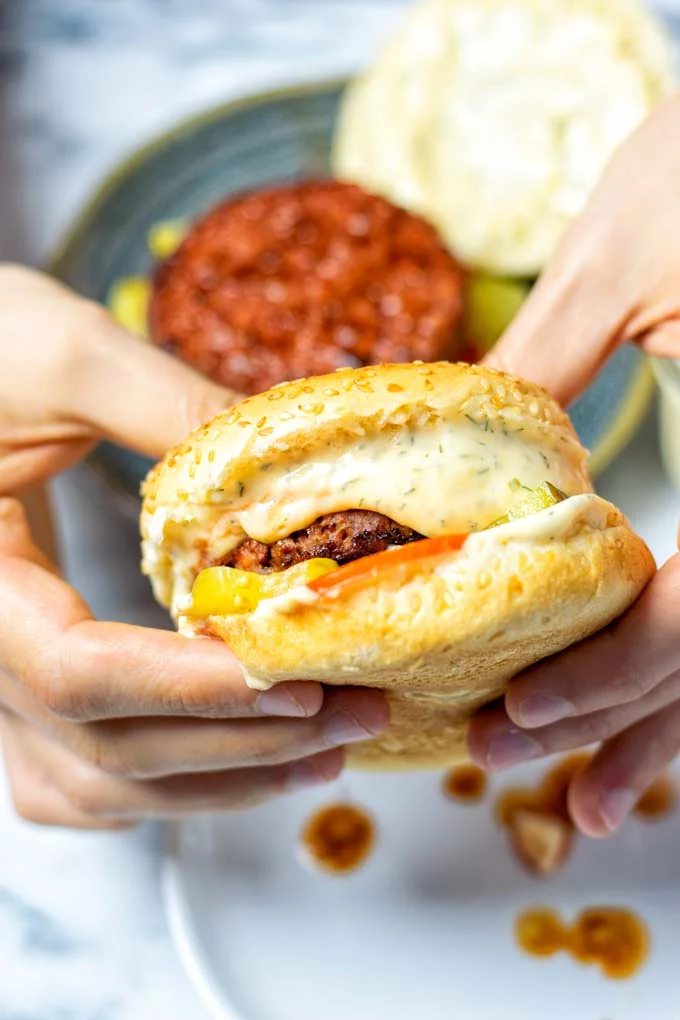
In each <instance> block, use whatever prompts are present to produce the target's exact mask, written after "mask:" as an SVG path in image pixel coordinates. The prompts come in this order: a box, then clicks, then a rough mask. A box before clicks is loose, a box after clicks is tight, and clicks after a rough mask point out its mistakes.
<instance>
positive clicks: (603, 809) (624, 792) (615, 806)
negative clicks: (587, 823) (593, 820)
mask: <svg viewBox="0 0 680 1020" xmlns="http://www.w3.org/2000/svg"><path fill="white" fill-rule="evenodd" d="M639 796H640V795H639V794H638V793H635V792H634V791H633V790H628V789H626V788H625V787H618V788H615V789H613V790H607V792H606V793H604V794H603V795H602V798H601V800H600V818H601V819H602V821H603V822H604V824H605V825H606V826H607V828H608V829H609V831H610V832H616V830H617V829H618V827H619V826H620V825H621V822H622V821H623V820H624V819H625V818H627V817H628V815H629V814H630V813H631V811H632V810H633V808H634V807H635V804H636V803H637V800H638V798H639Z"/></svg>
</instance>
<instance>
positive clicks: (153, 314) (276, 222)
mask: <svg viewBox="0 0 680 1020" xmlns="http://www.w3.org/2000/svg"><path fill="white" fill-rule="evenodd" d="M462 310H463V273H462V270H461V268H460V266H459V265H458V264H457V262H456V261H455V260H454V259H453V257H452V256H451V255H450V254H449V253H448V251H447V250H446V249H445V248H444V246H443V244H442V243H441V241H440V240H439V237H438V235H437V233H436V231H435V230H434V228H433V227H432V226H430V225H429V224H428V223H427V222H426V221H425V220H423V219H420V218H419V217H417V216H414V215H412V214H411V213H408V212H406V211H404V210H402V209H399V208H397V207H396V206H394V205H392V204H391V203H389V202H388V201H386V200H385V199H382V198H378V197H376V196H374V195H370V194H368V193H366V192H365V191H363V190H362V189H361V188H359V187H356V186H355V185H350V184H344V183H341V182H338V181H313V182H306V183H303V184H293V185H285V186H281V187H276V188H272V189H269V190H265V191H258V192H253V193H250V194H246V195H241V196H238V197H236V198H231V199H228V200H227V201H226V202H223V203H222V204H221V205H219V206H217V207H216V208H214V209H213V210H212V211H210V212H209V213H208V214H207V215H206V216H204V217H203V219H201V220H200V221H199V222H198V223H197V224H196V225H195V226H194V227H193V228H192V230H191V231H190V233H189V234H188V236H187V238H186V239H185V240H184V242H183V243H182V244H181V245H180V247H179V249H178V251H177V252H176V253H175V254H174V255H173V256H172V257H171V258H170V259H168V260H167V261H166V262H164V263H162V264H161V266H160V267H159V269H158V271H157V273H156V277H155V280H154V285H153V293H152V298H151V308H150V329H151V335H152V338H153V339H154V340H155V341H156V342H157V343H158V344H161V345H162V346H164V347H166V348H167V349H169V350H171V351H172V352H174V353H176V354H177V355H178V356H179V357H180V358H182V359H183V360H184V361H187V362H189V363H190V364H192V365H194V366H195V367H196V368H198V369H199V370H200V371H201V372H203V373H204V374H205V375H208V376H210V377H211V378H213V379H214V380H216V381H217V382H220V383H222V384H224V385H226V386H229V387H231V388H233V389H236V390H239V391H240V392H243V393H255V392H259V391H261V390H264V389H267V388H268V387H270V386H273V385H275V384H276V383H279V382H283V381H285V380H287V379H293V378H297V377H301V376H309V375H317V374H321V373H324V372H328V371H332V370H333V369H336V368H341V367H346V366H359V365H363V364H377V363H380V362H395V361H413V360H422V361H435V360H437V359H440V358H447V359H451V360H456V359H459V358H462V357H464V356H465V353H466V352H465V349H464V341H463V333H462V325H461V318H462Z"/></svg>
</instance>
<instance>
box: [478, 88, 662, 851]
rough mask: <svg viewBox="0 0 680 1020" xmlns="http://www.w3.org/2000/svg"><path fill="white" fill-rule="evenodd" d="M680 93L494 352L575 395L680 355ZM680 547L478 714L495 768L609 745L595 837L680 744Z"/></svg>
mask: <svg viewBox="0 0 680 1020" xmlns="http://www.w3.org/2000/svg"><path fill="white" fill-rule="evenodd" d="M679 137H680V98H676V99H673V100H671V101H670V102H668V103H667V104H666V105H665V106H663V107H662V108H661V109H659V110H658V111H657V113H655V114H654V115H653V116H652V117H650V119H649V120H648V121H647V122H646V123H645V124H644V125H643V126H642V127H641V128H640V129H639V130H638V131H637V132H636V133H635V134H634V135H633V136H632V137H631V138H630V139H629V140H628V142H627V143H626V144H625V145H624V146H623V147H622V148H621V150H620V151H619V153H618V154H617V155H616V156H615V157H614V159H613V161H612V163H611V164H610V166H609V168H608V169H607V171H606V172H605V174H604V176H603V178H602V181H601V182H600V184H599V186H598V188H597V189H596V191H595V193H594V194H593V197H592V199H591V201H590V203H589V205H588V207H587V209H586V211H585V212H584V214H583V215H582V216H581V217H580V219H579V220H577V221H576V222H575V223H574V225H573V226H572V228H571V229H570V230H569V231H568V233H567V235H566V236H565V238H564V241H563V243H562V244H561V245H560V247H559V249H558V251H557V253H556V255H555V257H554V258H553V259H552V261H551V263H550V265H549V266H548V267H547V269H546V271H545V273H544V274H543V276H542V277H541V280H540V281H539V282H538V284H537V285H536V287H535V288H534V290H533V291H532V293H531V295H530V297H529V299H528V300H527V302H526V305H525V307H524V308H523V309H522V312H521V313H520V314H519V316H518V317H517V319H516V320H515V322H514V323H513V324H512V326H511V327H510V328H509V329H508V331H507V333H506V334H505V336H504V337H503V338H502V339H501V341H500V343H499V344H498V346H497V347H496V349H495V350H494V351H493V352H492V354H491V355H490V357H489V358H488V359H487V360H488V363H490V364H492V365H494V366H495V367H497V368H503V369H505V370H506V371H509V372H512V373H514V374H516V375H520V376H525V377H526V378H528V379H532V380H534V381H536V382H538V383H540V384H542V385H543V386H545V387H546V388H547V389H548V390H549V391H550V392H551V393H552V394H553V395H554V396H556V397H557V398H558V399H559V400H561V401H563V402H565V403H567V402H569V401H571V400H572V399H573V398H574V397H576V396H577V395H578V394H579V393H580V392H581V391H582V390H583V389H584V388H585V386H587V385H588V383H589V382H590V381H591V380H592V378H593V377H594V375H595V374H596V372H597V371H598V370H599V369H600V368H601V367H602V365H603V364H604V362H605V361H606V360H607V358H608V357H609V356H610V355H611V354H612V353H613V351H614V350H616V349H617V348H618V347H619V346H621V345H622V344H624V343H628V342H632V343H636V344H638V345H639V346H641V347H642V348H643V349H644V350H646V351H647V352H648V353H650V354H654V355H657V356H660V357H666V356H667V357H680V286H679V285H678V281H680V185H679V184H678V182H679V181H680V144H678V141H677V139H678V138H679ZM679 615H680V555H676V556H674V557H672V558H671V559H670V560H669V562H668V563H666V564H665V566H664V567H663V568H662V569H661V570H660V571H659V572H658V573H657V575H656V576H655V577H654V578H653V580H652V581H651V583H650V584H649V586H648V587H647V589H646V591H645V592H644V593H643V595H642V596H641V598H640V599H639V600H638V602H637V603H636V604H635V605H634V606H633V607H632V608H631V609H630V610H629V612H628V613H627V614H625V615H624V616H623V617H622V618H621V619H620V620H619V621H617V622H615V623H614V624H612V625H611V626H610V627H609V628H607V629H606V630H605V631H603V632H602V633H601V634H599V635H596V636H595V637H593V638H591V639H589V640H588V641H585V642H584V643H582V644H580V645H578V646H576V647H574V648H571V649H569V650H568V651H566V652H564V653H562V654H561V655H558V656H556V657H554V658H553V659H550V660H548V661H546V662H544V663H541V664H539V665H537V666H535V667H533V668H532V669H530V670H528V671H527V672H526V673H524V674H523V675H522V676H520V677H518V678H516V679H515V680H514V681H513V683H512V684H511V685H510V688H509V690H508V692H507V695H506V697H505V701H504V703H503V704H502V705H496V706H493V707H492V708H490V709H488V710H486V711H484V712H483V713H481V714H480V715H479V716H478V718H477V719H476V720H475V722H474V724H473V726H472V729H471V733H470V749H471V753H472V755H473V757H474V758H475V759H476V760H477V761H478V762H480V763H482V764H486V765H488V766H489V767H491V768H493V769H502V768H506V767H508V766H510V765H512V764H515V763H517V762H519V761H522V760H527V759H529V758H536V757H539V756H541V755H544V754H550V753H552V752H553V751H563V750H567V749H571V748H575V747H578V746H581V745H585V744H589V743H592V742H599V741H603V743H602V746H601V748H600V749H599V751H598V752H597V753H596V755H595V756H594V758H593V759H592V761H591V762H590V764H589V765H588V766H587V767H586V769H585V770H584V771H583V772H582V773H581V774H580V775H579V776H578V777H577V778H576V779H575V781H574V783H573V785H572V788H571V791H570V807H571V812H572V815H573V817H574V820H575V822H576V824H577V825H578V826H579V828H580V829H581V830H582V831H583V832H585V833H587V834H589V835H592V836H603V835H607V834H609V833H611V832H613V831H614V830H616V829H617V828H618V827H619V825H620V824H621V822H622V821H623V820H624V818H625V817H626V816H627V814H628V813H629V812H630V810H631V809H632V807H633V806H634V804H635V802H636V800H637V799H638V797H639V796H640V795H641V794H642V793H643V791H644V789H645V788H646V787H647V786H648V785H649V784H650V783H651V781H652V780H653V779H654V777H655V775H656V774H657V773H658V772H659V771H661V770H662V769H663V768H665V766H666V765H667V764H668V763H669V762H670V761H671V760H672V759H673V758H674V757H675V755H676V754H677V752H678V750H680V630H679V629H678V624H677V621H678V617H679Z"/></svg>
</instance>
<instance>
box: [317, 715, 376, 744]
mask: <svg viewBox="0 0 680 1020" xmlns="http://www.w3.org/2000/svg"><path fill="white" fill-rule="evenodd" d="M324 735H325V737H326V740H327V742H328V743H329V744H333V745H334V746H336V747H340V746H341V745H342V744H352V743H355V742H356V741H357V740H370V739H371V737H374V736H375V733H373V732H372V731H371V730H369V729H368V728H367V727H366V726H363V725H362V724H361V723H360V722H359V720H358V719H356V718H355V717H354V716H353V715H352V713H351V712H336V713H335V715H332V716H331V717H330V719H329V720H328V722H327V723H326V727H325V730H324Z"/></svg>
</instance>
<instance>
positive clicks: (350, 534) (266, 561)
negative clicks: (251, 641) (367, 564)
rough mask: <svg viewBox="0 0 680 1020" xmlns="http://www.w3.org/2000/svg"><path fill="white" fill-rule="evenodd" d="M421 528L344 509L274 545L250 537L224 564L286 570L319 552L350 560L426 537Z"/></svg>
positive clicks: (263, 570) (265, 571) (257, 569)
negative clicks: (419, 530) (416, 529)
mask: <svg viewBox="0 0 680 1020" xmlns="http://www.w3.org/2000/svg"><path fill="white" fill-rule="evenodd" d="M422 537H423V536H422V535H419V534H418V532H417V531H413V530H412V529H411V528H405V527H403V526H402V525H401V524H396V523H395V521H393V520H390V518H389V517H384V516H383V514H377V513H374V512H373V511H371V510H341V511H339V512H338V513H333V514H326V515H325V516H323V517H319V519H318V520H316V521H314V523H313V524H310V525H309V527H308V528H303V529H302V530H301V531H295V532H293V534H292V535H289V536H288V538H282V539H279V541H278V542H273V543H272V544H271V545H266V544H265V543H264V542H256V541H255V539H253V538H247V539H246V540H245V542H243V543H242V544H241V545H239V546H238V547H237V548H236V549H234V550H233V551H232V552H231V553H230V554H229V556H228V557H227V558H226V559H223V560H221V562H220V565H221V566H225V567H238V568H239V569H240V570H250V571H252V572H254V573H257V574H268V573H271V572H273V571H277V570H285V569H286V568H287V567H292V566H293V564H295V563H301V562H302V561H303V560H311V559H314V558H315V557H317V556H321V557H326V558H328V559H331V560H335V562H336V563H349V562H350V561H351V560H358V559H359V558H360V557H362V556H370V555H372V554H373V553H377V552H382V551H383V550H384V549H387V548H388V546H391V545H406V543H407V542H415V541H416V540H417V539H419V538H422Z"/></svg>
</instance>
